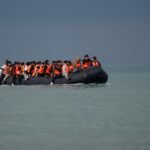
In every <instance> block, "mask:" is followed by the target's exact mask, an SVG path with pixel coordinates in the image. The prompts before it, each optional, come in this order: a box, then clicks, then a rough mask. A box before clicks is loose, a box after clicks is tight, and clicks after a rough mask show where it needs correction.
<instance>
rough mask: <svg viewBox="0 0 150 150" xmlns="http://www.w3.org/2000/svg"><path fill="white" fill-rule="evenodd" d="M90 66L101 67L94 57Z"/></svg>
mask: <svg viewBox="0 0 150 150" xmlns="http://www.w3.org/2000/svg"><path fill="white" fill-rule="evenodd" d="M92 66H93V67H98V66H99V67H101V63H100V62H99V61H98V60H97V57H96V56H94V57H93V60H92Z"/></svg>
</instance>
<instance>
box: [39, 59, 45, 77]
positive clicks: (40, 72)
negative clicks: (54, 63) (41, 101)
mask: <svg viewBox="0 0 150 150" xmlns="http://www.w3.org/2000/svg"><path fill="white" fill-rule="evenodd" d="M38 76H40V77H43V76H44V62H43V63H41V64H40V68H39V70H38Z"/></svg>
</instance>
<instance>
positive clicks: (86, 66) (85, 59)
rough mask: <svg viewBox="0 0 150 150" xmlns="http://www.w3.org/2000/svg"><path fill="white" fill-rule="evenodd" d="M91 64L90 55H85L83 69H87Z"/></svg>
mask: <svg viewBox="0 0 150 150" xmlns="http://www.w3.org/2000/svg"><path fill="white" fill-rule="evenodd" d="M90 66H91V59H90V58H89V55H87V54H86V55H85V56H84V58H83V60H82V67H83V69H87V68H89V67H90Z"/></svg>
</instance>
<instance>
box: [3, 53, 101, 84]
mask: <svg viewBox="0 0 150 150" xmlns="http://www.w3.org/2000/svg"><path fill="white" fill-rule="evenodd" d="M91 66H94V67H96V66H100V67H101V63H100V62H99V61H98V60H97V58H96V57H95V56H94V57H92V59H91V58H90V57H89V56H88V55H85V56H84V58H83V59H82V60H81V59H80V58H76V59H75V60H74V61H73V62H71V61H68V60H65V61H61V60H57V61H52V63H49V60H45V61H44V62H40V61H37V62H36V61H32V62H26V63H25V62H14V63H12V62H11V61H9V60H6V62H5V64H4V65H3V66H2V67H1V69H0V84H4V83H5V81H6V80H7V79H8V78H9V77H12V80H13V81H15V79H16V78H18V79H19V80H20V82H21V80H22V78H24V79H25V80H28V78H29V77H30V76H32V77H51V78H53V79H54V78H57V77H61V76H64V77H65V78H66V79H67V80H69V79H70V78H69V75H70V74H72V73H73V72H78V71H81V70H83V69H87V68H89V67H91Z"/></svg>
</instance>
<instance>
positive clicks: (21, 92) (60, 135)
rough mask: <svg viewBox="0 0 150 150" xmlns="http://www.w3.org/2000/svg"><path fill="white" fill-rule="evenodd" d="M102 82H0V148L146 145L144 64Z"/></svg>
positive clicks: (149, 123)
mask: <svg viewBox="0 0 150 150" xmlns="http://www.w3.org/2000/svg"><path fill="white" fill-rule="evenodd" d="M107 71H108V74H109V81H108V83H107V84H105V85H95V84H90V85H82V84H78V85H54V86H1V87H0V150H27V149H28V150H41V149H42V150H47V149H48V150H49V149H50V150H51V149H52V150H100V149H102V150H127V149H128V150H149V149H150V117H149V115H150V69H149V68H134V69H133V68H127V67H126V68H121V69H120V68H108V69H107Z"/></svg>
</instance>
